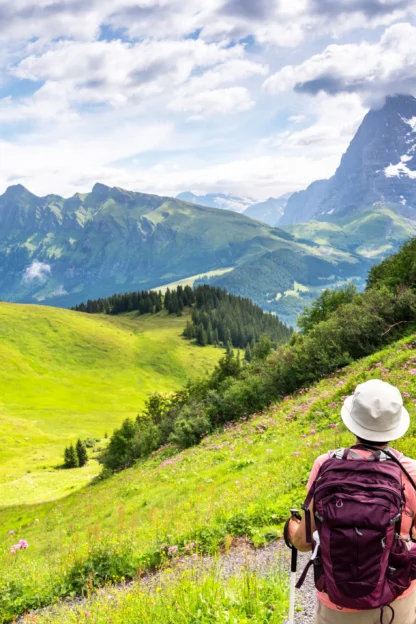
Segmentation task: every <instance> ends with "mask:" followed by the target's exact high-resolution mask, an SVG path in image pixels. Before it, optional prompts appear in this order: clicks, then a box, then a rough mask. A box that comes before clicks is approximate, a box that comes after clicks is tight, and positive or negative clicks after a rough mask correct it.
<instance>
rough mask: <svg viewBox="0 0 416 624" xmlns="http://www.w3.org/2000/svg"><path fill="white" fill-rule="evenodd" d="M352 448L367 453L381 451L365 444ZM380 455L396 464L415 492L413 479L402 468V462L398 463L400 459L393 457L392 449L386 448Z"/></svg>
mask: <svg viewBox="0 0 416 624" xmlns="http://www.w3.org/2000/svg"><path fill="white" fill-rule="evenodd" d="M353 448H362V449H365V450H367V451H373V452H376V451H380V450H381V449H379V448H376V447H375V446H369V445H367V444H357V445H356V446H354V447H353ZM382 453H384V454H385V455H387V457H389V458H390V459H391V460H392V461H394V463H395V464H397V465H398V466H399V467H400V469H401V470H402V472H403V473H404V474H405V475H406V477H407V478H408V479H409V481H410V484H411V486H412V487H413V489H414V490H416V483H415V482H414V480H413V478H412V477H411V476H410V474H409V473H408V472H407V470H406V468H405V467H404V466H403V464H402V462H401V461H400V459H399V458H398V457H397V456H396V455H395V453H394V452H393V450H392V449H389V448H386V449H383V450H382Z"/></svg>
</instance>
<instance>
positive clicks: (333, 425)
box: [329, 423, 337, 429]
mask: <svg viewBox="0 0 416 624" xmlns="http://www.w3.org/2000/svg"><path fill="white" fill-rule="evenodd" d="M336 426H337V425H336V423H331V424H330V425H329V428H330V429H335V428H336Z"/></svg>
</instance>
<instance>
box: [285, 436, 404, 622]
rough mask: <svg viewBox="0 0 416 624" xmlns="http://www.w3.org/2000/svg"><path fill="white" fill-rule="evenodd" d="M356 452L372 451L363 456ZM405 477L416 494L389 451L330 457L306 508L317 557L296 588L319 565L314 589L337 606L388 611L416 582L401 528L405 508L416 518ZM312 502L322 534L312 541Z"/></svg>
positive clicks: (309, 539)
mask: <svg viewBox="0 0 416 624" xmlns="http://www.w3.org/2000/svg"><path fill="white" fill-rule="evenodd" d="M355 449H357V450H359V449H364V450H371V451H373V453H372V454H371V455H370V456H369V457H368V458H366V459H364V458H363V457H362V456H361V455H360V454H359V453H357V452H356V451H355ZM349 457H351V458H352V459H348V458H349ZM403 472H404V473H405V474H406V476H407V477H408V479H409V480H410V482H411V484H412V485H413V487H415V489H416V485H415V483H414V482H413V480H412V478H411V477H410V475H409V474H408V473H407V472H406V470H405V469H404V468H403V466H402V465H401V463H400V461H399V460H398V458H397V456H396V455H395V452H392V451H391V450H389V449H386V450H384V451H381V450H377V449H374V448H370V447H366V446H363V445H357V446H353V447H352V448H350V449H341V450H339V451H335V452H334V453H331V454H330V459H328V460H327V461H326V462H325V463H324V464H323V465H322V466H321V468H320V470H319V473H318V476H317V478H316V480H315V482H314V483H313V485H312V487H311V489H310V490H309V493H308V496H307V498H306V500H305V503H304V505H303V509H304V510H305V523H306V540H307V542H309V543H313V547H314V552H313V555H312V559H311V561H310V562H309V564H308V565H307V567H306V569H305V570H304V572H303V574H302V576H301V578H300V579H299V582H298V584H297V587H298V588H299V587H301V586H302V584H303V581H304V580H305V577H306V574H307V571H308V569H309V567H311V566H312V565H313V566H314V574H315V585H316V588H317V589H318V590H319V591H324V592H326V593H327V594H328V596H329V598H330V600H331V601H332V602H333V603H334V604H336V605H337V606H339V607H341V608H342V607H344V608H349V609H357V610H367V609H375V608H383V607H385V606H390V603H391V602H393V601H394V600H395V599H396V598H397V597H398V596H400V595H401V594H402V593H403V592H404V591H405V590H406V589H407V588H408V587H409V586H410V583H411V581H412V580H413V579H414V578H416V552H415V549H414V548H413V543H412V542H411V540H410V536H409V541H406V540H404V539H403V538H401V537H400V529H401V520H402V511H403V510H406V513H409V515H411V516H413V515H414V513H413V512H412V511H411V510H409V509H408V508H407V507H406V501H405V495H404V486H403V483H402V473H403ZM312 500H313V502H314V506H313V512H314V515H315V520H316V527H317V532H318V535H319V538H318V535H316V533H315V534H314V537H315V539H314V540H313V539H312V535H311V515H310V514H311V512H310V511H309V506H310V504H311V502H312ZM392 611H393V610H392ZM393 619H394V612H393ZM393 619H392V620H391V621H393Z"/></svg>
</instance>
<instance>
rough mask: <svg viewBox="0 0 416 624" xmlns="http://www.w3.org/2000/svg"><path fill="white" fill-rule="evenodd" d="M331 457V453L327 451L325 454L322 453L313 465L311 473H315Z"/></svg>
mask: <svg viewBox="0 0 416 624" xmlns="http://www.w3.org/2000/svg"><path fill="white" fill-rule="evenodd" d="M331 457H332V451H327V452H326V453H323V455H319V457H317V458H316V459H315V461H314V463H313V467H312V472H315V473H317V472H318V470H319V469H320V468H321V466H323V465H324V463H325V462H326V461H328V459H331Z"/></svg>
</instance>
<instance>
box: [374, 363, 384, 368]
mask: <svg viewBox="0 0 416 624" xmlns="http://www.w3.org/2000/svg"><path fill="white" fill-rule="evenodd" d="M382 366H383V362H377V364H374V368H381V367H382Z"/></svg>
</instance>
